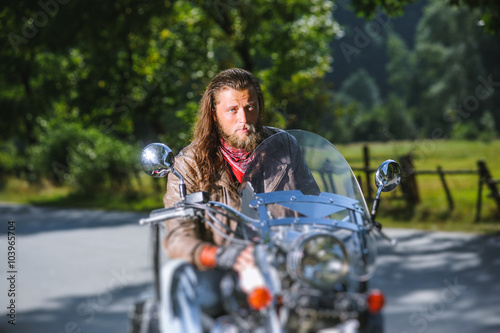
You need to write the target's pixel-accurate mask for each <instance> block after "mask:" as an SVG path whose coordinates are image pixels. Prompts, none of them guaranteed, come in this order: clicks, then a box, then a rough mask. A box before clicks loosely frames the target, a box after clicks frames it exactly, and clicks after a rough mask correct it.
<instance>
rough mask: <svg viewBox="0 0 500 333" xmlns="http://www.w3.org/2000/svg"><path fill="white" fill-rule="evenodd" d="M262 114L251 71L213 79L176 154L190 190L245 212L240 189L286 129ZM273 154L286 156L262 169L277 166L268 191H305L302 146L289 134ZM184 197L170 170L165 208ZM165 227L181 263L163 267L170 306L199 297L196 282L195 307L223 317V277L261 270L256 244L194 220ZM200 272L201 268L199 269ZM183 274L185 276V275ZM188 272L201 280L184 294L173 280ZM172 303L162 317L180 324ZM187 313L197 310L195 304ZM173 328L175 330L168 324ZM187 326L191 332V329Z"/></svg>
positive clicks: (168, 246)
mask: <svg viewBox="0 0 500 333" xmlns="http://www.w3.org/2000/svg"><path fill="white" fill-rule="evenodd" d="M263 115H264V98H263V95H262V90H261V87H260V84H259V82H258V81H257V79H256V78H255V77H254V76H253V75H252V74H251V73H250V72H248V71H245V70H243V69H238V68H233V69H229V70H225V71H223V72H221V73H219V74H218V75H216V76H215V77H214V78H213V79H212V81H211V82H210V84H209V85H208V87H207V89H206V91H205V93H204V95H203V97H202V99H201V102H200V105H199V109H198V121H197V123H196V124H195V127H194V135H193V139H192V142H191V144H189V145H188V146H187V147H185V148H184V149H183V150H182V151H181V152H180V153H179V154H178V155H177V156H176V157H175V169H176V171H177V172H178V173H179V174H181V175H182V177H183V179H184V182H185V185H186V193H188V194H189V193H194V192H199V191H206V192H208V193H209V195H210V200H211V201H219V202H222V203H225V204H227V205H229V206H231V207H233V208H235V209H238V210H239V209H240V208H241V197H240V190H241V189H240V187H241V183H242V180H243V176H244V175H245V173H247V171H249V170H247V167H248V165H249V163H250V162H251V160H252V158H251V154H252V152H253V151H254V150H255V148H256V147H257V146H258V145H259V144H260V143H261V142H262V141H263V140H264V139H266V138H267V137H269V136H271V135H273V134H276V133H278V132H283V131H281V130H278V129H276V128H271V127H266V126H263V125H262V119H263ZM283 134H285V133H283ZM287 147H288V148H287ZM273 150H274V151H279V152H280V154H281V155H280V156H281V157H280V158H279V159H269V160H268V159H267V158H266V159H265V161H262V163H261V164H265V165H266V166H267V165H269V166H270V168H269V170H268V171H267V172H266V173H265V174H266V177H263V182H262V184H265V185H263V186H264V188H262V190H263V191H273V190H287V189H297V188H300V187H298V186H297V184H299V183H303V184H305V183H307V182H308V181H309V180H310V179H312V177H311V175H310V173H309V171H308V170H307V167H306V166H305V164H304V163H303V161H302V160H301V159H300V158H298V157H299V156H300V155H301V154H300V148H299V147H298V145H297V144H296V142H295V145H294V144H293V139H291V136H285V139H284V144H283V147H281V146H280V147H270V151H273ZM282 155H283V156H282ZM299 160H300V161H302V163H301V162H300V161H299ZM273 161H274V162H273ZM297 161H299V162H297ZM254 162H255V161H254ZM273 163H274V164H273ZM276 163H278V164H276ZM271 170H274V171H271ZM276 172H279V173H280V174H279V175H278V174H276ZM262 174H264V173H262ZM290 184H291V185H290ZM301 187H302V186H301ZM308 187H309V188H310V186H303V188H308ZM179 200H180V194H179V179H178V178H177V177H176V176H175V175H173V174H172V173H170V174H169V176H168V184H167V192H166V194H165V197H164V204H165V207H172V206H173V205H174V204H175V203H176V202H178V201H179ZM222 220H223V222H224V223H226V224H227V225H226V226H227V227H228V228H229V229H230V230H232V231H234V230H236V229H237V225H236V223H235V222H234V221H230V220H229V219H222ZM216 228H217V226H216ZM166 229H167V230H166V236H165V239H164V248H165V250H166V253H167V255H168V257H170V258H171V259H174V260H170V261H169V262H168V263H167V264H166V265H165V266H164V267H163V270H162V275H163V276H164V278H163V282H162V283H163V284H162V285H163V286H162V293H163V295H164V302H167V303H168V302H174V303H175V302H179V304H187V303H189V301H185V302H181V301H179V300H175V298H176V297H177V298H184V299H186V298H187V297H188V296H189V294H191V295H192V294H196V293H194V292H193V293H189V292H187V290H188V289H189V288H188V287H186V286H187V285H190V286H191V287H192V288H194V289H195V290H196V291H197V293H198V294H199V296H198V297H196V298H195V302H197V303H198V304H199V305H200V306H201V309H203V311H204V312H205V313H208V314H210V315H212V316H216V315H218V314H220V313H221V311H223V310H222V307H221V298H220V294H221V292H220V285H219V282H220V279H221V277H222V275H223V274H225V273H226V272H227V271H228V270H231V269H232V270H234V271H236V272H237V273H240V274H241V273H242V272H243V271H244V270H245V269H246V268H249V267H252V266H254V265H255V260H254V254H253V246H252V245H242V244H241V243H234V242H233V243H230V242H228V241H227V239H226V237H224V236H225V235H224V232H225V231H224V230H222V228H221V230H214V229H212V227H211V226H209V225H208V224H202V223H200V222H197V221H193V220H190V219H174V220H168V221H167V222H166ZM175 259H180V260H175ZM193 267H195V268H196V269H194V270H193ZM182 270H184V271H183V273H179V271H182ZM189 272H191V273H189ZM189 275H191V276H197V278H196V283H194V284H193V283H192V282H191V283H187V284H185V285H184V287H182V288H181V289H182V290H184V292H180V291H179V288H178V287H175V286H179V285H180V284H181V282H173V281H174V280H175V279H176V278H175V277H176V276H177V277H179V276H189ZM172 276H173V278H171V277H172ZM165 277H167V278H165ZM179 279H180V278H179ZM179 279H178V280H179ZM181 280H182V279H180V280H179V281H181ZM188 280H189V279H188ZM184 281H187V280H186V279H184ZM191 281H192V280H191ZM191 287H190V288H191ZM176 288H177V289H176ZM175 295H176V296H175ZM168 304H170V303H168ZM168 304H166V303H164V304H163V306H162V307H163V310H162V314H163V316H166V317H162V318H163V319H162V322H163V324H164V325H167V324H168V325H171V323H172V322H175V316H174V315H172V313H171V312H169V310H168V309H172V308H173V307H172V306H170V305H168ZM187 309H188V310H186V311H191V310H192V307H187ZM193 315H194V314H192V313H190V314H189V316H193ZM181 321H182V320H181ZM195 321H196V320H192V321H190V322H195ZM169 329H170V330H173V329H174V328H171V326H169ZM182 329H184V330H186V328H185V327H184V328H182Z"/></svg>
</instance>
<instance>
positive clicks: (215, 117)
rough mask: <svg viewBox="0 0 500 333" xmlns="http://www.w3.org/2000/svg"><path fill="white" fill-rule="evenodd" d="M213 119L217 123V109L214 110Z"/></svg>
mask: <svg viewBox="0 0 500 333" xmlns="http://www.w3.org/2000/svg"><path fill="white" fill-rule="evenodd" d="M212 118H213V119H214V121H215V122H217V113H216V112H215V109H212Z"/></svg>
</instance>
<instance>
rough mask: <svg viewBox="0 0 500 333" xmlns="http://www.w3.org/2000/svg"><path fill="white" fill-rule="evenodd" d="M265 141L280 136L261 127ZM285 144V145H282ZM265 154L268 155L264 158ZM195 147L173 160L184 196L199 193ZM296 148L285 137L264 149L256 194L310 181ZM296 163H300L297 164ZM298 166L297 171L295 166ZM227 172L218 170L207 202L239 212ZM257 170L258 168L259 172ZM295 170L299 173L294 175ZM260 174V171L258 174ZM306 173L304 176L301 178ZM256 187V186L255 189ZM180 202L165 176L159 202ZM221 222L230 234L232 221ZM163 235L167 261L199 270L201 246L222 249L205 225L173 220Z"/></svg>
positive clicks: (174, 182) (235, 185)
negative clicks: (164, 189)
mask: <svg viewBox="0 0 500 333" xmlns="http://www.w3.org/2000/svg"><path fill="white" fill-rule="evenodd" d="M264 131H265V134H266V135H265V137H268V136H270V135H272V134H275V133H278V132H282V131H281V130H278V129H276V128H271V127H264ZM285 141H286V142H285ZM268 153H269V154H268ZM195 154H196V147H195V146H194V145H193V144H190V145H189V146H187V147H186V148H184V149H183V150H182V151H181V152H180V153H179V154H178V155H177V156H176V157H175V169H176V170H177V172H178V173H180V174H181V175H182V177H183V178H184V182H185V184H186V193H188V194H189V193H193V192H197V191H200V188H199V184H198V182H197V179H202V177H203V175H201V174H200V171H199V168H198V166H197V164H196V161H195V158H194V157H195ZM300 156H301V155H300V148H299V147H298V145H296V144H294V141H293V139H290V137H289V136H285V140H284V141H283V143H282V144H278V145H273V146H270V147H266V157H263V158H261V162H265V171H262V177H261V178H262V182H261V183H262V187H263V188H262V189H257V188H256V190H257V191H259V192H260V191H263V190H265V191H266V192H269V191H273V190H276V189H279V190H293V189H297V188H300V185H290V184H296V182H297V181H296V180H297V179H298V182H302V183H306V182H308V181H310V179H312V177H311V176H310V173H309V172H308V170H305V169H304V168H303V167H302V164H301V163H300V161H302V159H301V158H300V159H297V157H300ZM296 160H300V161H299V162H297V161H296ZM299 164H300V167H298V165H299ZM229 170H230V168H229V167H228V168H224V169H223V170H220V173H221V174H220V180H219V181H218V183H217V184H216V185H217V186H216V187H217V189H218V190H216V191H214V192H213V193H210V200H211V201H219V202H222V203H224V204H227V205H229V206H231V207H233V208H235V209H238V210H239V209H240V207H241V198H240V193H239V187H240V184H239V183H238V182H237V181H235V180H233V176H232V175H231V173H230V171H229ZM259 170H260V168H259ZM297 170H298V171H299V173H297ZM259 172H260V171H259ZM304 172H307V175H304ZM257 187H260V186H257ZM179 200H180V196H179V179H178V178H177V177H176V176H175V175H173V174H172V173H171V174H169V176H168V183H167V192H166V194H165V197H164V199H163V202H164V204H165V207H172V206H173V205H174V204H175V203H176V202H178V201H179ZM223 221H224V222H225V223H226V225H228V226H229V227H230V228H231V230H235V229H236V223H235V222H234V221H228V220H224V219H223ZM166 227H167V234H166V237H165V239H164V243H163V244H164V248H165V251H166V253H167V255H168V256H169V257H170V258H180V259H184V260H186V261H188V262H190V263H192V264H194V265H195V266H196V267H197V268H199V269H204V267H203V265H202V264H201V263H200V261H199V257H200V255H199V251H200V250H201V248H202V247H203V246H202V245H204V244H216V245H219V246H224V245H226V239H225V238H223V237H222V236H221V235H219V234H218V233H217V232H214V231H213V230H212V228H211V227H210V226H208V225H207V224H205V223H203V224H202V223H199V222H196V221H193V220H189V219H173V220H168V221H167V222H166Z"/></svg>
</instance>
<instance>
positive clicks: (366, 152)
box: [363, 145, 373, 201]
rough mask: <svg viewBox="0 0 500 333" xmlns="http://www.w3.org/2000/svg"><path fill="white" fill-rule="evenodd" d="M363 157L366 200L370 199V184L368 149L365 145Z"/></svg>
mask: <svg viewBox="0 0 500 333" xmlns="http://www.w3.org/2000/svg"><path fill="white" fill-rule="evenodd" d="M363 158H364V162H365V173H366V189H367V193H368V201H372V197H373V196H372V186H371V180H370V151H369V149H368V146H367V145H364V146H363Z"/></svg>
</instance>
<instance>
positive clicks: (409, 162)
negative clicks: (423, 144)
mask: <svg viewBox="0 0 500 333" xmlns="http://www.w3.org/2000/svg"><path fill="white" fill-rule="evenodd" d="M399 162H400V164H401V173H402V178H401V190H402V191H403V195H404V197H405V199H406V202H407V203H408V204H410V205H411V206H412V207H414V206H415V205H416V204H418V203H419V202H420V196H419V194H418V186H417V180H416V177H415V169H414V167H413V156H412V154H408V155H404V156H401V157H400V159H399Z"/></svg>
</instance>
